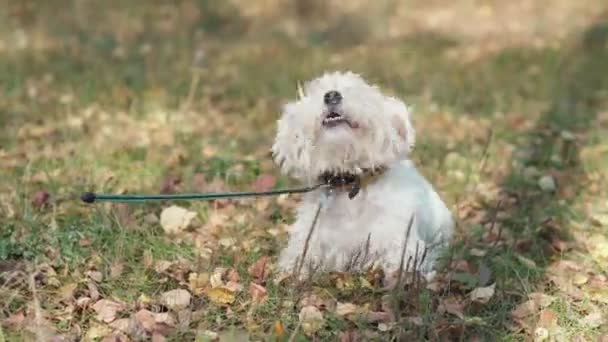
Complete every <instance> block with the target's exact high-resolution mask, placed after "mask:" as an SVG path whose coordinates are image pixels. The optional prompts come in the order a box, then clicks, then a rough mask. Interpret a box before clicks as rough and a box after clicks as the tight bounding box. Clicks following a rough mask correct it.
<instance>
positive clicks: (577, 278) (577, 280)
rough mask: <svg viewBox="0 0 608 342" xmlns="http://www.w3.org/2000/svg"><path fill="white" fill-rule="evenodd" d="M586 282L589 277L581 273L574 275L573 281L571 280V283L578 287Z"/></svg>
mask: <svg viewBox="0 0 608 342" xmlns="http://www.w3.org/2000/svg"><path fill="white" fill-rule="evenodd" d="M587 281H589V277H587V276H586V275H584V274H581V273H577V274H575V275H574V279H572V283H573V284H574V285H579V286H580V285H583V284H585V283H587Z"/></svg>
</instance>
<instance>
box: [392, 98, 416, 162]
mask: <svg viewBox="0 0 608 342" xmlns="http://www.w3.org/2000/svg"><path fill="white" fill-rule="evenodd" d="M396 107H397V108H398V109H399V110H398V111H397V112H395V113H393V114H392V118H391V120H392V121H391V123H392V124H393V127H394V128H395V130H396V131H397V135H398V137H399V140H400V143H402V144H403V146H402V147H403V148H404V150H405V151H406V152H409V151H411V150H412V148H414V145H415V142H416V131H415V130H414V126H413V125H412V122H411V121H410V111H409V108H407V107H406V106H405V105H404V104H403V103H400V104H399V106H396Z"/></svg>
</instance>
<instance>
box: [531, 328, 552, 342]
mask: <svg viewBox="0 0 608 342" xmlns="http://www.w3.org/2000/svg"><path fill="white" fill-rule="evenodd" d="M548 339H549V330H547V329H546V328H543V327H538V328H536V329H534V342H542V341H546V340H548Z"/></svg>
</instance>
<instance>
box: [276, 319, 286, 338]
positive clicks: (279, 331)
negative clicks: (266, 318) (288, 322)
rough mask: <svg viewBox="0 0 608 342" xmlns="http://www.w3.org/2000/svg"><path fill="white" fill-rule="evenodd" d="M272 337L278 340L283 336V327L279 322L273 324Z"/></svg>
mask: <svg viewBox="0 0 608 342" xmlns="http://www.w3.org/2000/svg"><path fill="white" fill-rule="evenodd" d="M274 335H275V336H276V337H278V338H281V337H283V336H284V335H285V327H284V326H283V323H281V321H275V322H274Z"/></svg>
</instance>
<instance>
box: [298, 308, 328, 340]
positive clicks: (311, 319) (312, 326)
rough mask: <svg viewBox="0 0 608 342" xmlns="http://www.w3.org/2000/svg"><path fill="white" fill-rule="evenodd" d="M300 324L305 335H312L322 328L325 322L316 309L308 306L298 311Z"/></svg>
mask: <svg viewBox="0 0 608 342" xmlns="http://www.w3.org/2000/svg"><path fill="white" fill-rule="evenodd" d="M299 318H300V323H302V330H303V331H304V333H305V334H306V335H312V334H314V333H315V332H317V331H318V330H319V329H321V328H322V327H323V325H324V324H325V320H324V319H323V314H322V313H321V311H319V309H317V308H316V307H314V306H312V305H309V306H305V307H303V308H302V310H300V315H299Z"/></svg>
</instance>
